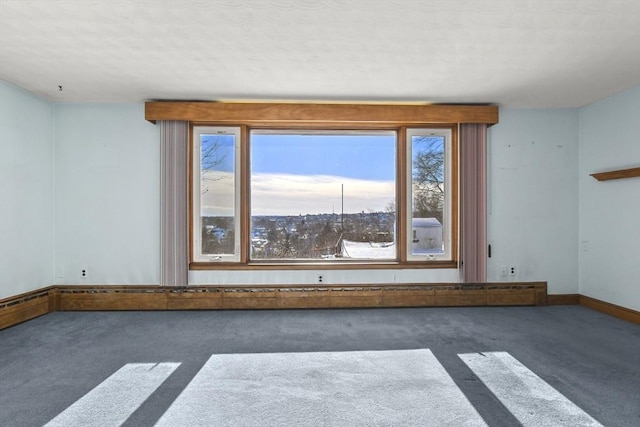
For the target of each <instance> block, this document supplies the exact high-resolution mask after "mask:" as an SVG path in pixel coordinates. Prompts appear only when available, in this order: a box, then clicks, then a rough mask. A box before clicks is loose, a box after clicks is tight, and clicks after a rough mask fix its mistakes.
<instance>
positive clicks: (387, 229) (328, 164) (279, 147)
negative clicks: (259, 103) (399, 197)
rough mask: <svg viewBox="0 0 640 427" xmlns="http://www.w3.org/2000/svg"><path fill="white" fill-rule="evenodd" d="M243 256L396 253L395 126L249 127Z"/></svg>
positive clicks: (391, 256)
mask: <svg viewBox="0 0 640 427" xmlns="http://www.w3.org/2000/svg"><path fill="white" fill-rule="evenodd" d="M250 146H251V254H250V255H251V258H252V259H254V260H269V259H299V260H332V261H340V260H372V259H373V260H375V259H387V260H389V259H397V248H396V245H395V200H396V194H395V188H396V184H395V175H396V171H395V163H396V160H395V159H396V154H395V147H396V134H395V132H388V131H385V132H331V131H323V132H321V133H320V132H313V131H309V132H300V133H292V132H277V131H253V132H252V133H251V145H250Z"/></svg>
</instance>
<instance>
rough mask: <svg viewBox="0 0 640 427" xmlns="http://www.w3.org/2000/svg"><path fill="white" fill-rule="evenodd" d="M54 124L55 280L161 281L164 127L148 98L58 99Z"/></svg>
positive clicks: (127, 282) (102, 281) (151, 282)
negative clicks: (151, 117) (147, 115)
mask: <svg viewBox="0 0 640 427" xmlns="http://www.w3.org/2000/svg"><path fill="white" fill-rule="evenodd" d="M55 123H56V126H55V140H56V152H55V164H56V171H55V180H56V199H55V213H56V222H55V228H56V244H55V282H56V283H58V284H81V285H85V284H86V285H89V284H133V285H136V284H158V283H159V271H160V267H159V265H160V255H159V245H160V243H159V230H160V225H159V224H160V213H159V212H160V207H159V206H160V195H159V193H160V187H159V182H160V132H159V129H158V127H157V126H155V125H153V124H151V123H149V122H147V121H145V120H144V105H142V104H139V105H138V104H128V105H116V104H111V105H109V104H97V105H92V104H82V105H65V104H58V105H56V108H55ZM82 269H86V271H87V278H86V279H82V278H81V274H80V272H81V270H82Z"/></svg>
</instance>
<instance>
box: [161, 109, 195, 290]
mask: <svg viewBox="0 0 640 427" xmlns="http://www.w3.org/2000/svg"><path fill="white" fill-rule="evenodd" d="M158 124H159V125H160V145H161V155H160V158H161V166H160V177H161V178H160V179H161V184H160V191H161V196H160V199H161V207H160V208H161V211H160V285H162V286H186V285H187V283H188V274H189V272H188V268H189V267H188V266H189V258H188V256H189V255H188V244H189V242H188V236H187V230H188V227H189V225H188V220H187V206H188V191H189V189H188V182H189V176H188V169H187V164H188V162H187V155H188V137H189V122H187V121H164V120H163V121H159V122H158Z"/></svg>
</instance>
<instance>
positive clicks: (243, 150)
mask: <svg viewBox="0 0 640 427" xmlns="http://www.w3.org/2000/svg"><path fill="white" fill-rule="evenodd" d="M249 149H250V148H249V127H248V126H246V125H243V126H241V127H240V195H239V197H240V262H241V263H245V264H246V263H248V262H249V251H250V245H251V238H250V234H251V231H250V230H251V206H250V203H251V179H250V173H251V172H250V171H251V164H250V159H251V156H250V155H249Z"/></svg>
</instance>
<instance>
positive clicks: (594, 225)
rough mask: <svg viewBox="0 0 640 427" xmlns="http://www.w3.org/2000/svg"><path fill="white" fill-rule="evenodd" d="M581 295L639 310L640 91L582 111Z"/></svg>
mask: <svg viewBox="0 0 640 427" xmlns="http://www.w3.org/2000/svg"><path fill="white" fill-rule="evenodd" d="M579 113H580V121H579V129H580V132H579V134H580V155H579V159H580V167H579V182H580V249H579V256H580V293H581V294H582V295H586V296H589V297H592V298H597V299H599V300H602V301H607V302H610V303H613V304H617V305H621V306H624V307H628V308H631V309H633V310H640V178H627V179H620V180H613V181H603V182H599V181H597V180H595V179H594V178H592V177H591V176H589V174H591V173H594V172H605V171H608V170H615V169H626V168H629V167H638V166H640V86H636V87H635V88H632V89H630V90H627V91H625V92H622V93H620V94H617V95H615V96H612V97H609V98H607V99H604V100H602V101H599V102H596V103H594V104H591V105H589V106H587V107H584V108H581V109H580V112H579Z"/></svg>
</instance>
